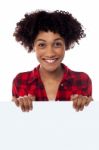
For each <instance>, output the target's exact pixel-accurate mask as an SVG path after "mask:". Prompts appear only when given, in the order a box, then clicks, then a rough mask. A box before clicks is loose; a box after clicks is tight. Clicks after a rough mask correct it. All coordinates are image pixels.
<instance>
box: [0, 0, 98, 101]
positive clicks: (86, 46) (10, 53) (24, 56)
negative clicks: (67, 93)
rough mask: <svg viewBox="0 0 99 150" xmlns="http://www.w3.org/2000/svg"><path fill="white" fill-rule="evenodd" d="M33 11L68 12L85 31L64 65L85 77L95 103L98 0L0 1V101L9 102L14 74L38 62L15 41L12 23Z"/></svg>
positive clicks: (96, 90)
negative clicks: (90, 85)
mask: <svg viewBox="0 0 99 150" xmlns="http://www.w3.org/2000/svg"><path fill="white" fill-rule="evenodd" d="M37 9H45V10H57V9H59V10H65V11H69V12H70V13H72V14H73V16H74V17H76V18H77V19H78V20H79V21H80V22H81V23H82V24H83V26H84V27H85V29H86V30H85V32H86V34H87V36H86V38H84V39H82V40H81V41H80V45H75V48H74V49H72V50H70V51H67V52H66V56H65V59H64V61H63V62H64V63H65V64H66V65H67V66H68V67H69V68H71V69H72V70H77V71H83V72H86V73H88V74H89V76H90V77H91V79H92V82H93V98H94V100H96V101H97V100H99V99H98V84H97V83H98V77H99V69H98V50H99V44H98V43H99V42H98V41H99V37H98V35H99V17H98V16H99V15H98V13H99V10H98V0H91V1H90V0H58V1H56V0H49V1H48V0H8V1H6V0H0V101H10V100H11V94H12V93H11V90H12V80H13V78H14V77H15V76H16V74H17V73H19V72H23V71H29V70H32V69H33V68H34V67H35V66H37V64H38V62H37V60H36V57H35V53H30V54H28V53H27V51H26V50H24V48H23V47H22V46H21V45H20V44H19V43H17V42H16V41H15V39H14V37H13V32H14V30H15V26H16V23H17V22H18V21H20V19H21V18H23V17H24V14H25V13H27V12H31V11H34V10H37Z"/></svg>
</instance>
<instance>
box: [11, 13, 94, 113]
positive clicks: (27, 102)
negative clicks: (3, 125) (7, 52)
mask: <svg viewBox="0 0 99 150" xmlns="http://www.w3.org/2000/svg"><path fill="white" fill-rule="evenodd" d="M14 36H15V38H16V40H17V41H18V42H21V44H22V45H24V47H25V48H26V49H27V50H28V52H31V51H34V52H35V53H36V56H37V59H38V61H39V63H40V65H38V66H37V67H36V68H34V70H32V71H29V72H23V73H19V74H18V75H17V76H16V77H15V78H14V80H13V87H12V95H13V101H14V102H15V103H16V105H17V106H20V107H21V109H22V110H23V111H29V110H31V109H32V101H33V100H36V101H48V100H56V101H70V100H73V106H74V108H75V109H76V110H83V108H84V106H85V105H88V104H89V103H90V101H92V97H91V96H92V83H91V79H90V77H89V76H88V75H87V74H86V73H84V72H76V71H72V70H71V69H69V68H68V67H67V66H66V65H64V64H63V63H62V60H63V58H64V56H65V52H66V50H69V49H70V48H71V46H72V45H73V44H75V42H77V43H79V40H80V39H81V38H83V37H85V33H84V30H83V28H82V25H81V24H80V23H79V22H78V21H77V19H75V18H74V17H73V16H72V15H71V14H70V13H68V12H65V11H54V12H47V11H35V12H32V13H30V14H26V15H25V17H24V18H23V19H21V21H20V22H18V23H17V26H16V29H15V32H14Z"/></svg>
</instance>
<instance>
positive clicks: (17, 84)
mask: <svg viewBox="0 0 99 150" xmlns="http://www.w3.org/2000/svg"><path fill="white" fill-rule="evenodd" d="M27 94H28V92H27V89H26V85H24V84H22V81H21V78H20V76H19V75H17V76H16V77H15V78H14V80H13V83H12V96H15V97H16V98H18V97H19V96H24V95H27Z"/></svg>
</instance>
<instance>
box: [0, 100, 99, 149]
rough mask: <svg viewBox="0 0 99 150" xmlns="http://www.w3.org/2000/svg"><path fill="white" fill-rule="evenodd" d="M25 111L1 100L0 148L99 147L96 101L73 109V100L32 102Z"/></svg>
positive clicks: (98, 115)
mask: <svg viewBox="0 0 99 150" xmlns="http://www.w3.org/2000/svg"><path fill="white" fill-rule="evenodd" d="M33 106H34V108H33V110H32V111H31V112H28V113H24V112H22V111H21V110H20V109H19V108H17V107H16V106H15V104H14V103H13V102H0V150H99V102H92V103H91V104H90V105H89V106H88V107H86V108H85V109H84V110H83V111H82V112H76V111H75V110H74V109H73V107H72V102H34V105H33Z"/></svg>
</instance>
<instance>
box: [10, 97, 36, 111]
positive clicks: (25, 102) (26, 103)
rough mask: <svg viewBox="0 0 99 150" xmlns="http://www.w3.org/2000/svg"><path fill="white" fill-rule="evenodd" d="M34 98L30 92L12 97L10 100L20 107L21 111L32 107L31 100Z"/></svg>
mask: <svg viewBox="0 0 99 150" xmlns="http://www.w3.org/2000/svg"><path fill="white" fill-rule="evenodd" d="M34 100H35V96H32V95H30V94H28V95H24V96H19V97H18V98H16V97H14V96H13V97H12V101H13V102H15V104H16V106H18V107H20V108H21V110H22V111H23V112H29V111H30V110H32V109H33V104H32V102H33V101H34Z"/></svg>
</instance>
